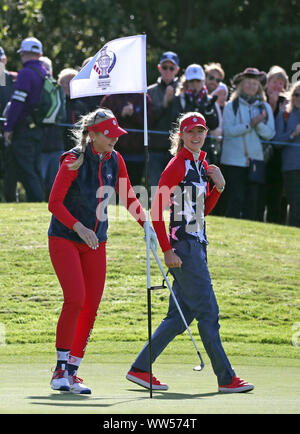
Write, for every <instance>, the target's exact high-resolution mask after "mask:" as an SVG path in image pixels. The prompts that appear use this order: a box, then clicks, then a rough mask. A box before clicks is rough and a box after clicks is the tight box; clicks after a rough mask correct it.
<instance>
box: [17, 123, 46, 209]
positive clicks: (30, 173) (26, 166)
mask: <svg viewBox="0 0 300 434" xmlns="http://www.w3.org/2000/svg"><path fill="white" fill-rule="evenodd" d="M42 137H43V132H42V130H41V129H40V128H29V127H27V126H20V127H17V128H16V129H15V130H14V133H13V138H12V144H11V155H12V159H13V163H14V166H15V170H16V178H17V180H18V181H20V182H22V184H23V186H24V189H25V192H26V200H27V202H42V201H43V200H44V186H43V180H42V175H41V154H42Z"/></svg>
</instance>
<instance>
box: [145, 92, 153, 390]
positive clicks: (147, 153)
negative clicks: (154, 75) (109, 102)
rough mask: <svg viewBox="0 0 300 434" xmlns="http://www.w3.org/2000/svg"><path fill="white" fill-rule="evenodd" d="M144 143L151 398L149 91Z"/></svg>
mask: <svg viewBox="0 0 300 434" xmlns="http://www.w3.org/2000/svg"><path fill="white" fill-rule="evenodd" d="M144 145H145V184H146V191H147V209H146V221H147V223H148V224H147V227H146V253H147V312H148V348H149V375H150V398H152V313H151V271H150V234H149V224H150V208H151V201H150V189H149V150H148V119H147V93H146V92H144Z"/></svg>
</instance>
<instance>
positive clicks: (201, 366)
mask: <svg viewBox="0 0 300 434" xmlns="http://www.w3.org/2000/svg"><path fill="white" fill-rule="evenodd" d="M203 368H204V365H198V366H195V367H194V368H193V371H197V372H200V371H202V369H203Z"/></svg>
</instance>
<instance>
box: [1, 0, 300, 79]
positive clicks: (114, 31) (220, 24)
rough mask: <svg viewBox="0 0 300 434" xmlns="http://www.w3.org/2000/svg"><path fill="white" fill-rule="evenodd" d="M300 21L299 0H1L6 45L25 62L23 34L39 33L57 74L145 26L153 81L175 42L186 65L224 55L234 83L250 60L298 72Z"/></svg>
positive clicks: (12, 65) (14, 62) (15, 63)
mask: <svg viewBox="0 0 300 434" xmlns="http://www.w3.org/2000/svg"><path fill="white" fill-rule="evenodd" d="M299 21H300V3H299V2H298V1H297V0H285V1H284V2H283V1H281V0H272V1H264V2H262V1H261V0H211V1H209V2H208V1H204V0H203V1H202V0H185V1H182V0H172V1H171V0H169V1H167V0H166V1H161V0H151V1H150V0H126V1H124V0H63V1H61V0H1V1H0V45H1V46H3V47H4V49H5V51H6V54H7V57H8V60H9V64H8V66H9V69H15V70H17V69H19V66H20V65H19V56H18V55H17V53H16V51H17V49H18V48H19V46H20V43H21V40H22V39H24V38H25V37H27V36H29V35H34V36H36V37H37V38H38V39H40V40H41V41H42V42H43V45H44V54H45V55H46V56H48V57H50V58H51V59H52V60H53V64H54V73H55V74H57V73H58V72H59V71H60V70H61V69H63V68H64V67H68V66H71V67H80V66H81V64H82V62H83V61H84V59H85V58H87V57H89V56H92V55H94V54H95V53H96V52H97V51H98V50H99V49H100V47H101V46H102V45H104V43H105V42H106V41H109V40H112V39H115V38H119V37H122V36H129V35H133V34H139V33H143V32H145V33H146V34H147V44H148V47H147V60H148V83H149V84H150V83H152V82H153V81H154V80H155V79H156V77H157V70H156V65H157V63H158V60H159V58H160V55H161V53H162V52H163V51H167V50H172V51H175V52H177V53H178V55H179V57H180V61H181V67H182V69H184V68H185V67H186V66H187V65H188V64H190V63H200V64H202V65H203V64H205V63H208V62H212V61H217V62H220V63H221V64H222V65H223V67H224V69H225V72H226V81H227V83H229V79H230V78H231V77H232V76H233V75H234V74H236V73H237V72H240V71H242V70H243V69H245V68H246V67H247V66H255V67H257V68H259V69H263V70H266V71H268V69H269V67H270V66H272V65H274V64H278V65H280V66H282V67H283V68H285V69H286V71H287V72H288V74H289V75H290V76H291V75H292V74H293V73H294V72H295V71H292V65H293V64H294V63H295V62H300V45H299V41H300V26H299Z"/></svg>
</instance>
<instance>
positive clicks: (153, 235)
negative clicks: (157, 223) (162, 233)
mask: <svg viewBox="0 0 300 434" xmlns="http://www.w3.org/2000/svg"><path fill="white" fill-rule="evenodd" d="M147 226H148V228H149V238H150V247H152V249H153V250H155V251H156V250H157V246H158V241H157V236H156V233H155V230H154V229H153V227H152V226H150V224H149V223H148V222H145V223H144V232H145V236H144V240H145V241H146V228H147Z"/></svg>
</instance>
